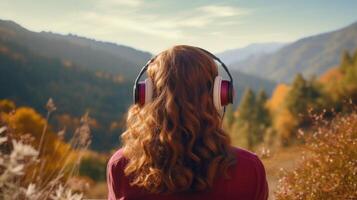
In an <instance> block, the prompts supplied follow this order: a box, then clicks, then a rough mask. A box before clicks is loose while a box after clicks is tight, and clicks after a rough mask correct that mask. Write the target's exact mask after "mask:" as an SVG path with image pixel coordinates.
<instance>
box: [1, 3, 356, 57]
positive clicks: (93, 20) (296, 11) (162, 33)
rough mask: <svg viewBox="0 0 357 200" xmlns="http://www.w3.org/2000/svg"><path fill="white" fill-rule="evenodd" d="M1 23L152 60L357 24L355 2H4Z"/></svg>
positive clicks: (294, 38)
mask: <svg viewBox="0 0 357 200" xmlns="http://www.w3.org/2000/svg"><path fill="white" fill-rule="evenodd" d="M0 19H10V20H13V21H15V22H17V23H19V24H21V25H22V26H24V27H26V28H28V29H30V30H34V31H52V32H57V33H62V34H68V33H72V34H76V35H81V36H85V37H89V38H94V39H97V40H103V41H111V42H115V43H118V44H123V45H128V46H131V47H134V48H137V49H142V50H146V51H150V52H152V53H158V52H160V51H162V50H165V49H166V48H168V47H170V46H172V45H175V44H189V45H196V46H200V47H203V48H206V49H208V50H210V51H212V52H221V51H223V50H227V49H233V48H238V47H243V46H246V45H248V44H251V43H261V42H291V41H294V40H297V39H299V38H301V37H304V36H309V35H313V34H318V33H321V32H327V31H331V30H335V29H339V28H342V27H344V26H347V25H349V24H351V23H353V22H356V21H357V1H353V0H351V1H347V0H341V1H336V0H315V1H314V0H310V1H303V0H300V1H289V0H281V1H280V0H279V1H278V0H271V1H263V0H260V1H259V0H249V1H248V0H247V1H239V0H235V1H233V0H222V1H213V0H190V1H187V0H181V1H169V0H166V1H164V0H31V1H30V0H0Z"/></svg>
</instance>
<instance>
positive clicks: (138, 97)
mask: <svg viewBox="0 0 357 200" xmlns="http://www.w3.org/2000/svg"><path fill="white" fill-rule="evenodd" d="M196 48H198V49H200V50H201V51H203V52H205V53H206V54H207V55H209V56H210V57H211V58H212V59H214V60H216V61H217V62H219V63H220V64H221V66H222V67H223V69H224V70H225V71H226V73H227V74H228V76H229V79H230V80H224V79H223V78H222V77H221V76H216V77H215V80H214V86H213V103H214V106H215V108H216V109H217V111H218V113H220V115H221V116H222V115H223V114H224V111H225V106H227V105H228V104H232V103H233V97H234V89H233V78H232V75H231V74H230V73H229V70H228V68H227V66H226V65H225V64H224V63H223V62H222V61H221V60H220V59H219V58H218V57H216V56H215V55H213V54H212V53H211V52H209V51H207V50H205V49H202V48H199V47H196ZM155 58H156V56H155V57H153V58H151V59H150V60H149V61H148V62H147V63H146V64H145V65H144V66H143V67H142V68H141V70H140V73H139V74H138V76H137V77H136V79H135V84H134V88H133V100H134V103H135V104H139V105H141V106H143V105H145V104H147V103H149V102H151V101H152V96H153V88H154V86H153V82H152V80H151V79H150V78H147V79H145V80H144V81H139V80H140V78H141V76H142V75H143V74H144V72H146V70H147V68H148V66H149V65H150V64H151V63H152V62H153V61H154V60H155Z"/></svg>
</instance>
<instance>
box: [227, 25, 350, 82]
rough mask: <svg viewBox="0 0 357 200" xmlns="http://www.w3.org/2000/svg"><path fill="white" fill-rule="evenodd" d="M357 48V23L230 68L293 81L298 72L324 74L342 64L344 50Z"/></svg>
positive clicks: (283, 80) (279, 80) (276, 79)
mask: <svg viewBox="0 0 357 200" xmlns="http://www.w3.org/2000/svg"><path fill="white" fill-rule="evenodd" d="M356 48H357V22H356V23H354V24H351V25H350V26H347V27H345V28H342V29H340V30H336V31H332V32H328V33H322V34H318V35H314V36H310V37H306V38H302V39H299V40H297V41H296V42H293V43H291V44H288V45H286V46H284V47H283V48H281V49H280V50H278V51H277V52H275V53H273V54H268V55H260V56H253V57H250V58H248V59H246V60H244V61H239V62H236V63H233V64H231V65H230V67H231V68H234V69H238V70H241V71H243V72H246V73H248V74H252V75H256V76H259V77H264V78H268V79H270V80H274V81H277V82H290V81H292V80H293V79H294V76H295V74H297V73H301V74H302V75H304V76H305V77H311V76H312V75H321V74H322V73H324V72H325V71H327V70H328V69H330V68H331V67H334V66H336V65H337V64H338V63H339V60H340V55H341V53H342V52H343V51H348V52H352V51H353V50H354V49H356Z"/></svg>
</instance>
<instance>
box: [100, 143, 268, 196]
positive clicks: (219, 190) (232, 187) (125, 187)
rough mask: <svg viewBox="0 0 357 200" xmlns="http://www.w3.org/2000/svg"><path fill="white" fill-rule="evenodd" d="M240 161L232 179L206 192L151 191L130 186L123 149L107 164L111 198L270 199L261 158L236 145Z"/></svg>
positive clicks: (221, 182) (230, 171)
mask: <svg viewBox="0 0 357 200" xmlns="http://www.w3.org/2000/svg"><path fill="white" fill-rule="evenodd" d="M234 151H235V153H236V156H237V163H236V164H235V165H234V166H232V167H230V168H229V170H228V173H229V175H230V177H231V179H228V180H227V179H224V178H223V177H222V178H218V179H217V180H216V181H215V183H214V185H213V188H212V189H211V190H209V191H205V192H195V193H182V194H172V195H166V194H165V195H164V194H150V193H148V192H145V191H144V190H142V189H140V188H138V187H134V186H130V185H129V181H128V178H127V177H126V176H125V175H124V172H123V169H124V166H125V163H126V161H125V160H126V159H125V158H124V157H123V153H122V149H119V150H118V151H117V152H115V153H114V154H113V156H112V157H111V158H110V160H109V162H108V166H107V184H108V199H109V200H115V199H120V200H125V199H145V200H151V199H155V200H164V199H167V200H179V199H185V200H197V199H204V200H213V199H217V200H228V199H232V200H233V199H234V200H240V199H241V200H251V199H252V200H266V199H268V184H267V180H266V176H265V170H264V166H263V164H262V162H261V161H260V160H259V158H258V157H257V156H256V155H255V154H253V153H251V152H249V151H246V150H243V149H240V148H234Z"/></svg>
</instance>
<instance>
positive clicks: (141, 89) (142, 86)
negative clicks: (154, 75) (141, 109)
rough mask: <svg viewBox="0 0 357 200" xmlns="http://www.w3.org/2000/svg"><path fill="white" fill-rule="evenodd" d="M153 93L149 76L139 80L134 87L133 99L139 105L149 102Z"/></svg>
mask: <svg viewBox="0 0 357 200" xmlns="http://www.w3.org/2000/svg"><path fill="white" fill-rule="evenodd" d="M152 94H153V83H152V80H151V79H150V78H147V79H145V81H140V82H139V83H138V84H137V85H136V87H135V88H134V101H135V103H136V104H139V105H141V106H143V105H145V104H147V103H149V102H151V100H152Z"/></svg>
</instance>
